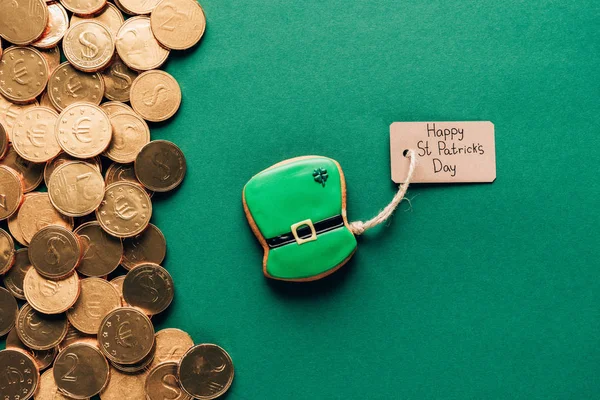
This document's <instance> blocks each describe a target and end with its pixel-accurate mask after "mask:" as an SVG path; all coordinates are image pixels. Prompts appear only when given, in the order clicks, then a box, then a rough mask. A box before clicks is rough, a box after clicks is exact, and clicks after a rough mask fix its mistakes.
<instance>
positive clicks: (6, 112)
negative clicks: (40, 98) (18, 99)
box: [0, 96, 39, 140]
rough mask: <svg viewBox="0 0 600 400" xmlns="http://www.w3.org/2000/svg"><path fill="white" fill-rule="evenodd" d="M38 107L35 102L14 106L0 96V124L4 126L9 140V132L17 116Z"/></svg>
mask: <svg viewBox="0 0 600 400" xmlns="http://www.w3.org/2000/svg"><path fill="white" fill-rule="evenodd" d="M38 105H39V104H38V103H37V102H33V103H31V104H23V105H20V104H14V103H11V102H10V101H8V100H6V99H5V98H4V97H2V96H0V124H2V125H4V128H5V129H6V133H8V138H9V140H10V139H11V131H12V128H13V126H14V124H15V121H16V120H17V118H18V116H19V115H21V114H22V113H24V112H25V111H27V110H30V109H31V108H34V107H37V106H38Z"/></svg>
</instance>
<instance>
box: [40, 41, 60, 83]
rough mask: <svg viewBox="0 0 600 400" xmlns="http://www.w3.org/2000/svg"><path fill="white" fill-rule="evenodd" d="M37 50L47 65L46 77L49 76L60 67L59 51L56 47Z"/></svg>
mask: <svg viewBox="0 0 600 400" xmlns="http://www.w3.org/2000/svg"><path fill="white" fill-rule="evenodd" d="M39 50H40V53H42V55H43V56H44V58H45V59H46V62H47V63H48V76H51V75H52V74H53V73H54V71H55V70H56V68H58V66H59V65H60V50H59V49H58V46H54V47H51V48H49V49H39Z"/></svg>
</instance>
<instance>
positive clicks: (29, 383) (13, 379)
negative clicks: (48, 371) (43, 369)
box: [0, 349, 40, 400]
mask: <svg viewBox="0 0 600 400" xmlns="http://www.w3.org/2000/svg"><path fill="white" fill-rule="evenodd" d="M0 365H2V369H3V382H2V385H5V386H0V389H2V392H1V393H0V395H1V396H2V398H3V399H7V400H13V399H16V400H29V399H31V398H32V397H33V394H34V393H35V390H36V388H37V386H38V381H39V379H40V373H39V371H38V369H37V366H36V365H35V362H34V361H33V359H32V358H31V357H29V356H28V355H27V354H25V353H23V352H21V351H19V350H15V349H6V350H2V351H0ZM5 382H7V384H6V383H5Z"/></svg>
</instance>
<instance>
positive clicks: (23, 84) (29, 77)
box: [0, 47, 48, 103]
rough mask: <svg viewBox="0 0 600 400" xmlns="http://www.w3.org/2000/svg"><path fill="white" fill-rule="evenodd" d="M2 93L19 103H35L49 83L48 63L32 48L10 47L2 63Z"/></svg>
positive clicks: (0, 72) (0, 87)
mask: <svg viewBox="0 0 600 400" xmlns="http://www.w3.org/2000/svg"><path fill="white" fill-rule="evenodd" d="M0 76H1V77H3V78H2V79H0V93H1V94H2V95H4V97H6V98H7V99H8V100H10V101H13V102H17V103H30V102H32V101H35V98H36V97H37V96H39V95H40V94H41V93H42V92H43V91H44V89H45V88H46V84H47V83H48V63H47V62H46V59H45V58H44V56H43V55H42V54H41V53H40V52H39V51H37V50H36V49H34V48H32V47H10V48H8V49H6V51H5V52H4V54H3V55H2V60H1V61H0Z"/></svg>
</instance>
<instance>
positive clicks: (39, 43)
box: [32, 3, 69, 49]
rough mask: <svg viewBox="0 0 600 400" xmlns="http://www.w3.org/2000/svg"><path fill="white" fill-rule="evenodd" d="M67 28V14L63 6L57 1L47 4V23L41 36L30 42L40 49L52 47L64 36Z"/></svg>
mask: <svg viewBox="0 0 600 400" xmlns="http://www.w3.org/2000/svg"><path fill="white" fill-rule="evenodd" d="M67 29H69V16H68V15H67V11H65V9H64V7H63V6H62V5H60V4H59V3H51V4H48V24H47V25H46V29H44V33H42V36H41V37H40V38H39V39H38V40H36V41H35V42H33V43H32V45H33V46H35V47H39V48H41V49H49V48H51V47H54V46H56V45H57V44H58V42H60V40H61V39H62V38H63V36H65V32H67Z"/></svg>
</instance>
